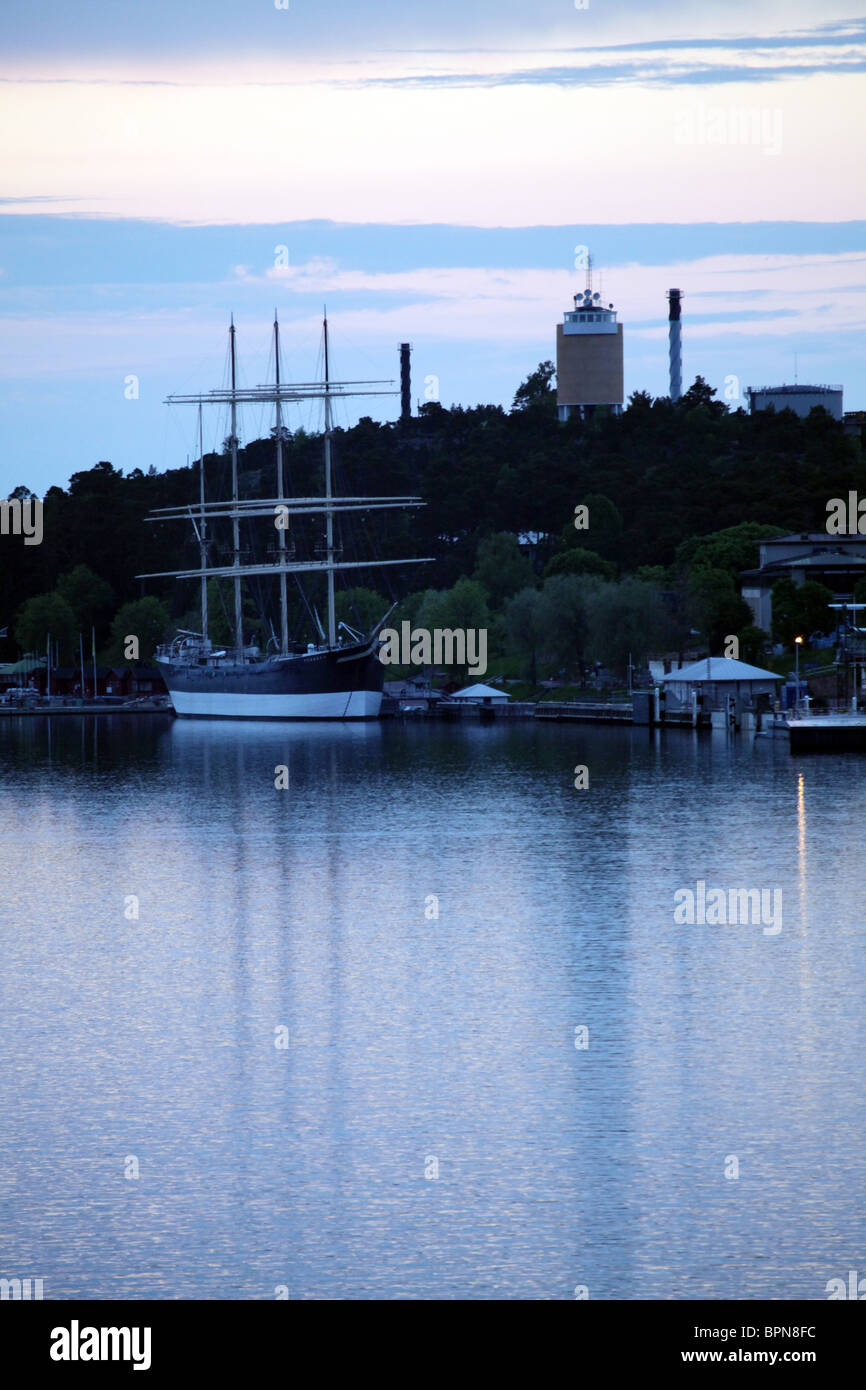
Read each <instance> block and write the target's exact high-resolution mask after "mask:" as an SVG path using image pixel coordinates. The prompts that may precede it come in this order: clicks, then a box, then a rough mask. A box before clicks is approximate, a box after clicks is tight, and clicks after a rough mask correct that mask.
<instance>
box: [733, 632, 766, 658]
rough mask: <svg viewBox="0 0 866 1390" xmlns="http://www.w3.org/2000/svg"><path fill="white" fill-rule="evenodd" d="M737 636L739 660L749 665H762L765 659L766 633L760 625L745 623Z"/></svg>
mask: <svg viewBox="0 0 866 1390" xmlns="http://www.w3.org/2000/svg"><path fill="white" fill-rule="evenodd" d="M737 636H738V637H739V639H740V660H741V661H746V662H748V663H749V664H750V665H751V666H763V665H764V664H765V663H766V660H767V634H766V632H765V631H764V629H763V628H762V627H756V626H755V624H754V623H747V624H746V626H745V627H741V628H740V630H739V632H738V633H737Z"/></svg>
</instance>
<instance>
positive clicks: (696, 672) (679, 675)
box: [664, 656, 783, 685]
mask: <svg viewBox="0 0 866 1390" xmlns="http://www.w3.org/2000/svg"><path fill="white" fill-rule="evenodd" d="M708 665H709V668H710V669H709V675H708V674H707V666H708ZM782 679H783V677H782V676H777V675H776V672H775V671H764V670H763V669H762V668H761V667H760V666H749V665H748V663H747V662H745V661H733V660H732V659H731V657H729V656H711V657H710V659H709V662H708V661H707V659H706V657H704V659H703V660H702V661H693V662H692V664H691V666H681V667H680V669H679V671H671V673H670V675H667V676H665V678H664V681H665V683H667V682H677V681H683V682H688V683H689V684H691V685H697V684H699V683H700V682H701V681H780V680H782Z"/></svg>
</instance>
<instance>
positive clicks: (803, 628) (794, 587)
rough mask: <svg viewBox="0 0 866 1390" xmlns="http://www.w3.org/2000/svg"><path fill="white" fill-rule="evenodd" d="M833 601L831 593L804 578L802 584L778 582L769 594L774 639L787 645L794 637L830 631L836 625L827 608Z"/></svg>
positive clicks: (812, 580)
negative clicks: (771, 605) (770, 594)
mask: <svg viewBox="0 0 866 1390" xmlns="http://www.w3.org/2000/svg"><path fill="white" fill-rule="evenodd" d="M832 601H833V595H832V593H831V591H830V590H829V589H828V588H826V586H825V585H823V584H817V583H816V582H815V580H814V579H807V580H806V582H805V584H795V583H794V582H793V580H791V579H778V580H777V581H776V583H775V584H774V585H773V591H772V604H773V633H774V635H775V637H776V638H777V640H778V641H780V642H784V643H785V645H786V646H790V645H791V644H792V643H793V641H794V638H795V637H806V638H808V637H809V636H810V635H811V634H812V633H813V632H822V633H823V632H829V631H830V630H831V628H832V627H833V626H834V625H835V619H834V618H833V617H832V616H831V609H830V608H828V606H827V605H828V604H829V603H832Z"/></svg>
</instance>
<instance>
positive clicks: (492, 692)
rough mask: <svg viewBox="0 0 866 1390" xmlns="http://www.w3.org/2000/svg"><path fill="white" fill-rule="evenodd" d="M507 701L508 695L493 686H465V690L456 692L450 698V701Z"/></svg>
mask: <svg viewBox="0 0 866 1390" xmlns="http://www.w3.org/2000/svg"><path fill="white" fill-rule="evenodd" d="M491 698H494V699H497V700H507V699H508V695H507V694H506V692H505V691H504V690H497V689H496V686H495V685H467V687H466V689H465V690H457V691H455V693H454V694H453V695H452V696H451V699H452V700H489V699H491Z"/></svg>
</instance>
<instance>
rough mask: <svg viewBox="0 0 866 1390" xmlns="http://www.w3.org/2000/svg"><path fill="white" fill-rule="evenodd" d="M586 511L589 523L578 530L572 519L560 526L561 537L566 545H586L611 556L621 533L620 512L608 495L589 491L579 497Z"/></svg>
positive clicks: (615, 551) (615, 549) (615, 550)
mask: <svg viewBox="0 0 866 1390" xmlns="http://www.w3.org/2000/svg"><path fill="white" fill-rule="evenodd" d="M581 502H582V504H583V505H584V506H585V507H586V509H587V513H588V520H589V525H588V526H586V527H585V528H583V529H582V530H578V529H577V527H576V526H575V524H574V521H573V520H572V521H569V522H567V523H566V525H565V526H564V527H563V528H562V539H563V540H564V541H565V544H566V546H569V547H572V546H588V547H589V549H590V550H597V551H598V553H599V555H605V556H607V557H608V558H611V557H613V556H615V555H616V553H617V544H618V542H619V538H620V536H621V535H622V514H621V512H620V511H619V508H618V507H615V506H614V504H613V502H611V500H610V498H609V497H605V495H604V493H602V492H590V493H587V495H586V496H585V497H582V498H581Z"/></svg>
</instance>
